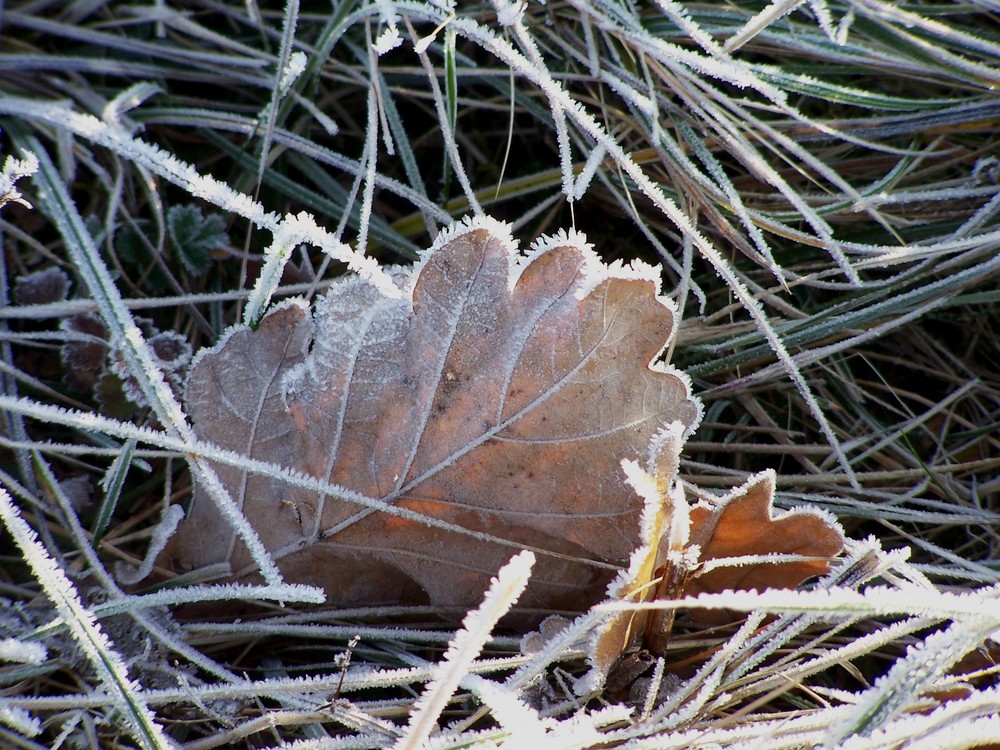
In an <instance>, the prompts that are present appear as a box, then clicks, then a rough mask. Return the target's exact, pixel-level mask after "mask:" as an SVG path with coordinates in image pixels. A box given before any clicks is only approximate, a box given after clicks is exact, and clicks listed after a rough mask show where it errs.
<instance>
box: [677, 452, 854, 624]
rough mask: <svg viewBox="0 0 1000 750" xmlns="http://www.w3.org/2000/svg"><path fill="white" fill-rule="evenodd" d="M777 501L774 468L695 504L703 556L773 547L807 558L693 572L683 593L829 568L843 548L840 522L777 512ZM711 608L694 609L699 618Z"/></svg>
mask: <svg viewBox="0 0 1000 750" xmlns="http://www.w3.org/2000/svg"><path fill="white" fill-rule="evenodd" d="M773 501H774V472H773V471H762V472H760V473H759V474H755V475H754V476H752V477H750V478H749V479H748V480H747V481H746V482H744V483H743V484H742V485H740V486H739V487H737V488H736V489H734V490H733V491H732V492H730V493H729V494H727V495H725V496H723V497H721V498H719V499H718V500H717V501H715V503H714V504H713V505H712V506H708V505H704V504H699V505H696V506H695V507H694V508H692V509H691V537H690V540H691V543H692V544H698V545H700V547H701V556H700V558H699V559H700V561H701V562H705V561H707V560H719V559H721V558H725V557H742V556H748V555H764V554H769V553H770V554H782V555H801V556H802V557H803V558H809V559H802V560H797V561H794V562H776V563H761V564H756V565H742V566H731V567H719V568H715V569H714V570H710V571H706V572H704V573H700V574H698V575H696V576H694V577H693V578H691V580H690V581H689V582H688V584H687V587H686V588H685V591H684V595H685V596H697V595H698V594H701V593H717V592H719V591H724V590H726V589H740V590H745V591H747V590H750V589H756V590H758V591H761V590H763V589H793V588H795V587H796V586H798V585H799V584H800V583H802V582H803V581H804V580H806V579H807V578H812V577H813V576H820V575H824V574H826V573H828V572H829V571H830V562H829V560H830V558H832V557H834V556H836V555H838V554H840V551H841V550H842V549H843V548H844V536H843V534H842V533H841V531H840V529H839V527H838V526H837V524H836V523H835V522H833V521H832V520H831V518H830V517H829V516H826V515H824V514H821V513H819V512H818V511H812V510H808V509H802V508H797V509H795V510H788V511H783V512H782V511H779V512H778V513H775V512H774V511H773V509H772V503H773ZM711 614H712V610H698V611H693V612H692V615H693V616H694V617H695V618H696V619H697V620H698V621H699V622H706V618H709V619H712V618H711ZM698 618H700V619H698Z"/></svg>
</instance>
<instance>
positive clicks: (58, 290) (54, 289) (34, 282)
mask: <svg viewBox="0 0 1000 750" xmlns="http://www.w3.org/2000/svg"><path fill="white" fill-rule="evenodd" d="M69 287H70V280H69V276H67V275H66V272H65V271H64V270H62V269H61V268H59V267H58V266H49V267H48V268H43V269H42V270H41V271H35V272H34V273H27V274H25V275H24V276H19V277H18V279H17V281H16V282H14V302H16V303H17V304H19V305H44V304H48V303H50V302H62V301H63V300H64V299H66V297H67V295H68V294H69Z"/></svg>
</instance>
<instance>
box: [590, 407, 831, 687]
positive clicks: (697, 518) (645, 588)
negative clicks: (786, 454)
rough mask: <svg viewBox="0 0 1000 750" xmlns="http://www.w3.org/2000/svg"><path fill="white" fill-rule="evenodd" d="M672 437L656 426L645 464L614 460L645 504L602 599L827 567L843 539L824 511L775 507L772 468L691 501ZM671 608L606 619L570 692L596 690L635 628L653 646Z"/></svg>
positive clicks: (778, 583) (781, 578)
mask: <svg viewBox="0 0 1000 750" xmlns="http://www.w3.org/2000/svg"><path fill="white" fill-rule="evenodd" d="M681 437H682V436H681V432H680V429H679V426H678V425H670V426H668V428H667V429H665V430H664V431H663V432H661V433H660V434H659V435H658V436H657V437H656V439H654V440H653V441H652V443H651V445H650V451H649V459H648V461H647V464H646V469H645V470H643V469H641V468H639V466H638V465H637V464H635V463H634V462H629V461H624V462H623V468H624V470H625V473H626V475H627V476H628V481H629V484H631V485H632V487H633V488H634V489H635V491H636V492H637V493H638V494H639V495H640V496H641V497H642V498H643V500H644V501H645V511H644V514H643V523H642V544H641V545H640V546H639V547H638V548H637V549H636V551H635V552H634V553H633V555H632V559H631V563H630V565H629V567H628V569H627V570H624V571H622V572H621V574H619V576H618V577H617V578H616V579H615V580H614V581H612V582H611V584H610V585H609V586H608V600H609V601H610V602H611V603H615V602H649V601H653V600H654V599H677V598H680V597H690V596H696V595H698V594H701V593H718V592H721V591H727V590H750V589H756V590H764V589H790V588H795V587H796V586H798V585H799V584H801V583H802V582H803V581H805V580H806V579H807V578H811V577H813V576H818V575H823V574H825V573H827V572H829V570H830V560H831V559H832V558H833V557H834V556H836V555H837V554H839V553H840V552H841V550H842V549H843V548H844V535H843V532H842V531H841V529H840V526H839V525H838V524H837V522H836V520H835V519H834V518H833V517H832V516H829V515H827V514H824V513H822V512H820V511H816V510H812V509H806V508H796V509H794V510H790V511H784V512H778V513H775V512H774V510H773V507H772V505H773V501H774V472H772V471H763V472H761V473H759V474H755V475H754V476H752V477H750V478H749V479H748V480H747V481H746V482H744V483H743V484H742V485H740V486H739V487H737V488H736V489H734V490H733V491H732V492H730V493H728V494H727V495H724V496H723V497H721V498H719V499H718V500H716V501H714V502H711V503H709V502H705V501H702V502H699V503H697V504H695V505H694V506H693V507H692V506H691V505H690V504H689V503H688V501H687V500H686V498H685V496H684V491H683V489H682V487H681V484H680V482H678V481H677V466H678V462H679V454H680V450H681V447H682V440H681ZM772 557H773V558H774V559H773V560H771V559H768V558H772ZM734 558H739V559H734ZM727 560H731V561H732V564H727ZM713 563H714V564H713ZM673 617H674V610H673V609H663V610H638V611H636V610H625V611H622V612H621V613H618V614H616V615H615V616H614V617H612V618H610V619H609V620H608V621H606V622H605V623H604V624H603V625H602V626H601V627H600V628H598V629H597V630H595V631H594V633H593V635H592V637H591V641H590V644H589V647H588V651H589V654H588V659H589V661H590V663H591V666H592V669H591V671H590V672H589V673H587V675H585V676H584V677H583V678H581V680H580V681H579V682H578V684H577V686H576V689H577V690H578V692H580V693H581V694H585V693H588V692H590V691H592V690H594V689H596V688H597V687H598V686H599V685H600V684H601V682H602V681H603V680H604V678H605V677H606V676H607V675H608V673H609V671H610V670H611V669H612V668H613V667H614V666H615V664H616V662H618V660H619V657H620V656H621V655H622V654H623V653H624V652H625V650H626V649H627V648H628V647H629V646H630V645H633V644H635V643H637V642H638V641H639V639H640V636H641V637H642V642H643V645H644V646H645V647H646V648H647V649H649V650H650V651H652V652H653V653H654V654H661V653H662V652H663V648H664V646H665V643H666V641H667V639H668V637H669V633H670V628H671V626H672V624H673ZM688 617H689V619H691V620H692V621H693V622H695V623H696V624H698V625H712V624H721V623H725V622H728V621H731V620H732V619H733V615H731V614H729V613H727V612H726V611H725V610H721V611H720V610H710V609H693V610H691V611H690V612H689V613H688Z"/></svg>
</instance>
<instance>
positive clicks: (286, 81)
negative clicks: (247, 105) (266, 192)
mask: <svg viewBox="0 0 1000 750" xmlns="http://www.w3.org/2000/svg"><path fill="white" fill-rule="evenodd" d="M298 20H299V0H286V2H285V9H284V11H283V13H282V25H281V43H280V45H279V47H278V59H277V63H276V65H275V70H274V77H273V83H272V85H271V100H270V101H269V102H268V105H267V107H266V108H265V110H264V113H265V114H266V118H265V120H264V128H263V133H262V134H261V142H260V164H259V166H258V167H257V184H258V186H259V185H260V181H261V178H262V177H263V176H264V170H265V169H266V168H267V160H268V157H269V156H270V153H271V139H272V137H273V135H274V126H275V124H276V122H277V118H278V103H279V102H280V100H281V98H282V97H283V96H284V95H285V93H286V92H287V90H288V88H289V87H290V86H291V85H292V83H293V82H294V77H295V76H292V75H290V73H291V71H292V69H291V68H290V67H289V61H290V60H291V56H292V48H293V47H294V46H295V29H296V27H297V25H298ZM299 72H300V73H301V70H300V71H299Z"/></svg>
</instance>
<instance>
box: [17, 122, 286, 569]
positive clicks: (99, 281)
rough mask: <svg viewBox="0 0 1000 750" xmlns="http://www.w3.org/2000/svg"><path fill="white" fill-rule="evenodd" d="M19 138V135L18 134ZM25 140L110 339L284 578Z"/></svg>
mask: <svg viewBox="0 0 1000 750" xmlns="http://www.w3.org/2000/svg"><path fill="white" fill-rule="evenodd" d="M15 140H20V138H18V137H17V136H15ZM24 142H25V144H26V147H27V148H28V149H29V150H31V151H32V152H33V153H35V154H36V155H37V156H38V161H39V165H40V171H39V174H38V178H37V179H36V184H37V187H38V199H39V203H40V205H41V206H42V207H44V208H45V209H47V214H48V216H49V217H50V218H51V219H52V220H53V222H54V223H55V225H56V228H57V229H58V230H59V233H60V234H61V236H62V238H63V241H64V245H65V248H66V250H67V252H68V254H69V257H70V258H71V259H72V261H73V265H74V266H75V267H76V269H77V271H78V273H80V274H81V276H82V279H83V282H84V284H85V285H86V287H87V289H88V290H89V291H90V294H91V296H92V297H93V298H94V300H95V301H96V302H97V306H98V309H99V310H100V313H101V318H102V319H103V320H104V323H105V325H107V327H108V330H109V331H110V333H111V337H112V340H116V341H119V342H121V351H122V352H123V354H124V355H125V358H126V360H127V362H128V366H129V372H130V373H131V374H132V376H133V377H135V379H136V381H137V383H138V385H139V388H140V390H141V391H142V393H143V395H144V396H145V397H146V399H147V401H148V402H149V404H150V405H151V406H152V408H153V410H154V411H155V413H156V415H157V418H158V419H159V421H160V423H161V424H162V425H163V426H164V428H165V429H166V430H167V431H168V432H169V433H170V434H171V435H172V436H174V437H176V438H178V439H179V440H180V441H182V442H183V443H184V445H185V446H186V450H185V453H187V454H188V455H189V456H190V457H191V467H192V469H193V470H194V472H195V474H196V475H197V476H198V478H199V479H200V480H201V481H202V482H204V484H205V487H206V489H207V490H208V492H209V494H210V495H211V497H212V498H213V499H214V500H215V502H216V503H217V504H218V505H219V509H220V510H221V512H222V513H223V515H224V516H225V517H226V519H227V520H228V522H229V523H230V524H231V525H232V527H233V529H234V530H235V531H236V533H237V534H238V535H239V537H240V539H241V540H242V541H243V542H244V543H245V544H246V545H247V548H248V550H249V551H250V553H251V555H252V557H253V559H254V562H255V563H256V564H257V565H258V566H259V568H260V571H261V574H262V575H263V576H264V580H265V581H267V582H268V583H271V584H274V585H281V584H283V580H282V578H281V574H280V572H279V571H278V568H277V566H276V565H275V563H274V561H273V560H272V559H271V556H270V555H269V554H268V552H267V550H265V549H264V545H263V542H261V540H260V537H259V536H258V535H257V532H256V531H254V529H253V527H252V526H250V524H249V522H248V521H247V520H246V518H245V517H244V516H243V514H242V513H241V512H240V511H239V509H238V508H237V507H236V504H235V503H234V502H233V499H232V497H230V495H229V493H228V491H227V490H226V489H225V487H223V486H222V483H221V482H220V481H219V478H218V476H217V475H216V473H215V470H214V469H213V468H212V467H211V466H210V465H209V464H208V463H207V462H205V461H203V460H199V459H198V458H197V457H196V456H195V454H194V453H192V451H191V449H192V447H193V446H194V445H195V444H196V443H197V438H196V437H195V435H194V432H193V431H192V430H191V427H190V425H188V423H187V417H186V416H185V414H184V411H183V410H182V409H181V406H180V404H179V403H178V402H177V399H176V398H175V397H174V394H173V392H172V391H171V390H170V387H169V386H168V385H167V383H166V381H165V380H164V377H163V372H162V371H161V369H160V367H159V365H158V364H157V361H156V357H155V356H154V355H153V353H152V351H151V350H150V348H149V345H148V344H147V343H146V341H145V340H144V339H143V336H142V333H141V331H140V330H139V329H138V327H136V325H135V321H134V320H133V318H132V314H131V313H130V312H129V311H128V309H127V308H126V307H125V305H124V303H123V300H122V297H121V294H120V293H119V292H118V289H117V288H116V287H115V285H114V282H113V280H112V278H111V274H110V272H109V271H108V269H107V267H106V266H105V265H104V261H103V260H102V259H101V256H100V253H99V252H98V250H97V248H96V247H94V242H93V239H92V238H91V236H90V233H89V232H88V231H87V228H86V226H84V223H83V220H82V218H81V217H80V215H79V213H78V212H77V210H76V205H75V204H74V203H73V201H72V199H71V198H70V196H69V194H68V193H67V191H66V187H65V186H64V185H63V184H62V181H61V180H60V178H59V175H58V173H57V172H56V170H55V167H54V166H53V164H52V162H51V161H50V160H49V158H48V155H47V153H46V152H45V150H44V149H43V148H42V144H41V143H40V142H39V141H38V140H37V139H36V138H34V137H33V136H29V137H27V138H24Z"/></svg>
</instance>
